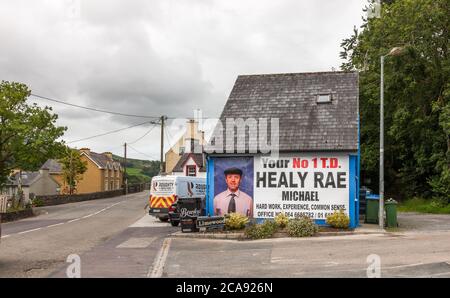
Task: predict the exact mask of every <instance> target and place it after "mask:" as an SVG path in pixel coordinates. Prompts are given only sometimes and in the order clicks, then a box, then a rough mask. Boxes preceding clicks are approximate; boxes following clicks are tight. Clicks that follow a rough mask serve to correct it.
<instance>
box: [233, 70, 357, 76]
mask: <svg viewBox="0 0 450 298" xmlns="http://www.w3.org/2000/svg"><path fill="white" fill-rule="evenodd" d="M343 73H348V74H354V73H356V74H357V73H358V71H356V70H336V71H312V72H280V73H263V74H240V75H238V78H240V77H265V76H283V75H284V76H286V75H311V74H343Z"/></svg>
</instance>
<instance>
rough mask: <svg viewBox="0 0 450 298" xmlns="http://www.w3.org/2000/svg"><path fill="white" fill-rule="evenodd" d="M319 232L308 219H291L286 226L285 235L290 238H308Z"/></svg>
mask: <svg viewBox="0 0 450 298" xmlns="http://www.w3.org/2000/svg"><path fill="white" fill-rule="evenodd" d="M318 231H319V227H318V226H317V225H316V224H315V223H314V221H313V220H312V219H310V218H309V217H305V216H302V217H300V218H296V219H291V220H289V223H288V224H287V233H288V235H289V236H291V237H310V236H314V234H316V233H317V232H318Z"/></svg>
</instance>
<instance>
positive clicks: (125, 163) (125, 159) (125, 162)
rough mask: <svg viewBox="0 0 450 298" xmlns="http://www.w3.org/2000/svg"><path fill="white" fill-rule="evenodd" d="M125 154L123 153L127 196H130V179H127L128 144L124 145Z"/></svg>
mask: <svg viewBox="0 0 450 298" xmlns="http://www.w3.org/2000/svg"><path fill="white" fill-rule="evenodd" d="M123 147H124V152H123V159H124V164H123V178H124V180H125V195H127V194H128V177H127V143H125V144H123Z"/></svg>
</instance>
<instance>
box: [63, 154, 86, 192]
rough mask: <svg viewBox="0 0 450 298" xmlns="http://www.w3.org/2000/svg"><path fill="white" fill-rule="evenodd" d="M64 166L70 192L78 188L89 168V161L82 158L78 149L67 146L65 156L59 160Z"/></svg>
mask: <svg viewBox="0 0 450 298" xmlns="http://www.w3.org/2000/svg"><path fill="white" fill-rule="evenodd" d="M59 162H60V163H61V166H62V175H63V179H64V182H65V183H66V184H67V186H68V187H69V190H68V192H69V194H73V193H74V192H75V190H76V187H77V184H78V182H80V180H81V179H82V178H83V173H84V172H86V170H87V162H85V161H82V160H81V154H80V152H79V151H78V150H76V149H70V148H66V152H65V154H64V157H63V158H61V159H60V160H59Z"/></svg>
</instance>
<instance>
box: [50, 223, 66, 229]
mask: <svg viewBox="0 0 450 298" xmlns="http://www.w3.org/2000/svg"><path fill="white" fill-rule="evenodd" d="M63 224H65V223H64V222H60V223H57V224H54V225H50V226H47V228H53V227H57V226H60V225H63Z"/></svg>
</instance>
